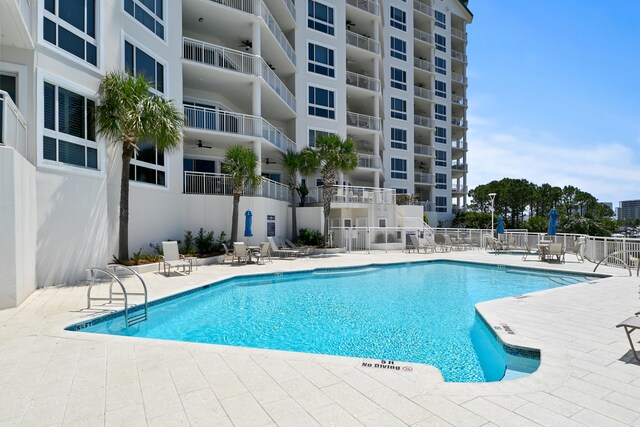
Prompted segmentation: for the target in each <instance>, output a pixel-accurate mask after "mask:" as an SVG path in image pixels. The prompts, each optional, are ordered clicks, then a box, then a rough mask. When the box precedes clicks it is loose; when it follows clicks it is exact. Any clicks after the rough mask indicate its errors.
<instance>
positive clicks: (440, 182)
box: [436, 173, 447, 190]
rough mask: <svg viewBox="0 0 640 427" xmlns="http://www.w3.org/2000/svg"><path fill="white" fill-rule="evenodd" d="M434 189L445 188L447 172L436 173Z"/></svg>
mask: <svg viewBox="0 0 640 427" xmlns="http://www.w3.org/2000/svg"><path fill="white" fill-rule="evenodd" d="M436 189H438V190H446V189H447V174H446V173H436Z"/></svg>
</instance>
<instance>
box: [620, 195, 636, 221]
mask: <svg viewBox="0 0 640 427" xmlns="http://www.w3.org/2000/svg"><path fill="white" fill-rule="evenodd" d="M635 218H640V200H623V201H621V202H620V207H619V208H618V219H619V220H623V219H635Z"/></svg>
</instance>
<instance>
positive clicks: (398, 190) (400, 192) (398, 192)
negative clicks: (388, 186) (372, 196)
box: [394, 188, 408, 194]
mask: <svg viewBox="0 0 640 427" xmlns="http://www.w3.org/2000/svg"><path fill="white" fill-rule="evenodd" d="M394 190H396V194H408V191H407V189H406V188H394Z"/></svg>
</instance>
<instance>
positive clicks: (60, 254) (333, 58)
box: [0, 0, 472, 300]
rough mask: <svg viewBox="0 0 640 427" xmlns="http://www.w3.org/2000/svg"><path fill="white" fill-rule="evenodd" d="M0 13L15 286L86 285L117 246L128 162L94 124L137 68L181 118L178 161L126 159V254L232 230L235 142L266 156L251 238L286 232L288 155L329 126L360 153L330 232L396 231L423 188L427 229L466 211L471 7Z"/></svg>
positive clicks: (60, 6) (113, 5)
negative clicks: (103, 86) (405, 205)
mask: <svg viewBox="0 0 640 427" xmlns="http://www.w3.org/2000/svg"><path fill="white" fill-rule="evenodd" d="M0 5H1V7H2V12H1V13H0V25H1V27H2V39H1V43H2V45H1V50H0V54H1V56H0V75H1V76H0V89H1V90H2V92H0V94H1V96H2V97H1V98H0V100H1V101H2V109H1V111H2V120H1V123H2V130H1V132H2V143H3V144H4V146H0V160H1V161H2V164H3V167H2V174H3V178H2V179H3V184H4V185H5V188H6V189H7V190H6V191H5V192H4V193H3V194H2V195H1V197H2V200H1V202H2V203H0V206H3V207H2V209H3V217H2V218H3V221H1V222H2V224H1V225H0V230H1V231H2V237H3V238H2V243H1V244H0V245H2V246H1V247H0V249H1V252H2V253H3V254H6V253H12V254H15V257H14V258H12V259H11V260H9V261H8V262H9V263H10V264H11V265H12V266H13V267H12V268H13V270H12V271H14V272H15V274H13V276H12V277H13V278H12V279H11V280H13V281H14V282H20V283H28V284H30V285H28V286H35V284H36V283H37V284H38V285H40V286H42V285H48V284H54V283H61V282H65V281H70V280H76V279H78V278H80V277H82V276H83V272H82V269H83V268H84V267H87V266H89V265H102V264H104V263H106V262H107V261H108V260H109V259H110V258H111V256H112V255H113V254H114V253H115V252H116V250H115V248H116V247H117V229H118V209H119V205H118V197H119V188H120V182H119V177H120V167H121V166H120V153H119V151H118V147H117V146H115V145H113V144H111V143H110V142H108V141H106V140H104V139H103V138H101V137H100V136H99V135H96V131H95V121H94V112H95V108H96V103H97V101H98V99H97V91H98V87H99V85H100V81H101V79H102V77H103V76H104V75H105V74H106V73H107V72H108V71H110V70H127V71H129V72H131V73H137V74H142V75H144V76H145V77H146V78H147V79H148V80H149V81H150V82H151V84H152V91H153V93H154V94H156V95H159V96H164V97H167V98H169V99H172V100H173V101H174V102H175V104H176V105H177V106H178V107H179V108H181V109H183V111H184V115H185V117H186V125H185V131H184V144H183V147H182V148H181V149H180V150H178V151H176V152H171V153H169V152H166V153H163V152H157V151H156V150H155V149H154V147H153V145H152V144H149V143H141V144H140V145H139V147H138V151H137V152H136V154H135V156H134V158H133V160H132V163H131V168H130V173H131V178H130V181H131V190H130V237H129V240H130V247H131V250H138V249H139V248H142V249H143V250H148V249H149V243H157V242H159V241H161V240H163V239H167V238H180V237H181V236H182V234H183V233H184V231H185V230H187V229H190V230H194V231H197V230H198V229H199V228H200V227H203V228H205V229H206V230H213V231H214V233H215V234H216V235H218V234H219V233H220V232H222V231H225V232H227V233H229V230H230V228H231V227H230V223H231V197H230V196H229V194H230V191H231V190H230V186H229V182H228V179H227V178H226V177H225V175H224V173H223V169H222V164H223V161H224V155H225V151H226V149H227V148H228V147H230V146H233V145H241V146H244V147H250V148H251V149H252V150H254V151H255V152H256V153H257V154H258V157H259V159H260V160H261V161H260V165H259V173H260V174H261V175H262V176H263V177H264V178H265V179H264V182H263V184H262V185H261V187H260V188H259V189H258V190H255V191H254V192H246V193H245V197H243V198H242V200H241V212H244V210H245V209H251V210H252V211H253V218H254V223H255V225H254V233H255V234H256V235H257V236H263V237H265V236H266V235H267V234H276V235H278V236H288V235H290V221H289V216H290V200H289V199H290V197H291V196H290V193H289V189H288V187H287V186H286V183H287V180H288V176H287V173H286V171H285V169H284V168H283V165H282V161H281V155H282V154H283V153H284V152H286V151H287V150H297V151H299V150H301V149H302V148H304V147H307V146H311V147H313V146H314V143H315V139H316V138H317V137H318V136H319V135H322V134H325V133H335V134H338V135H339V136H340V137H342V138H346V137H348V138H351V139H352V140H353V141H354V142H355V145H356V148H357V152H358V156H359V163H358V167H357V169H356V170H355V171H353V172H351V173H348V174H341V175H340V178H339V184H340V187H339V189H338V195H337V196H336V197H342V198H343V199H342V200H340V199H338V198H336V200H335V201H336V205H335V209H334V210H333V211H332V215H331V224H332V225H333V226H343V227H344V226H379V225H386V226H390V225H393V224H394V223H395V220H396V219H395V218H394V217H393V216H394V212H395V210H394V209H395V208H394V207H395V201H396V195H398V194H408V195H414V196H415V197H414V200H417V202H414V203H419V204H420V205H422V206H424V211H425V212H426V213H427V216H428V219H429V223H431V224H432V225H434V224H437V223H439V222H441V221H443V222H445V223H446V222H447V221H449V220H450V219H451V218H453V216H454V215H455V212H456V211H457V210H458V209H463V208H464V207H465V206H466V195H467V179H466V177H467V166H468V165H467V161H466V159H467V154H466V153H467V138H466V131H467V118H466V110H467V96H466V94H467V77H466V67H467V55H466V46H467V33H466V25H467V24H468V23H469V22H471V19H472V15H471V13H470V12H469V10H468V8H467V2H466V1H463V0H422V1H418V0H414V1H412V0H408V1H405V0H381V1H378V0H346V1H329V0H304V1H300V0H298V1H297V2H294V1H293V0H181V1H180V0H176V1H173V0H113V1H96V0H43V1H28V0H1V1H0ZM303 179H304V181H305V184H306V185H307V187H308V188H309V189H310V194H309V198H308V200H307V206H308V207H310V209H309V210H308V211H303V212H302V215H301V217H300V218H299V221H301V222H302V224H303V225H305V224H306V225H307V226H309V227H312V228H317V229H320V227H319V226H317V224H320V223H321V221H320V217H321V214H320V212H321V209H319V208H318V206H319V205H318V204H316V203H315V202H318V201H320V197H319V192H320V191H319V190H318V189H317V188H316V187H317V186H318V185H320V184H321V181H320V176H319V175H317V176H307V177H303ZM341 202H342V204H341ZM8 206H10V208H9V207H8ZM314 206H315V211H314V210H313V208H314ZM5 219H6V220H5ZM5 237H6V238H5ZM258 238H259V237H258ZM25 259H26V260H27V261H24V260H25ZM32 260H33V261H32ZM7 280H8V279H7ZM20 292H21V291H19V292H17V293H16V295H14V296H15V298H16V299H17V300H20V299H21V298H22V297H21V296H20V295H22V294H20ZM18 294H20V295H18Z"/></svg>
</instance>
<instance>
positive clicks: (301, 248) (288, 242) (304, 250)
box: [284, 239, 311, 256]
mask: <svg viewBox="0 0 640 427" xmlns="http://www.w3.org/2000/svg"><path fill="white" fill-rule="evenodd" d="M284 244H285V245H286V248H287V249H294V250H296V251H300V255H301V256H308V255H311V248H307V247H304V246H298V245H296V244H295V243H293V242H292V241H291V240H289V239H284Z"/></svg>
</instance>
